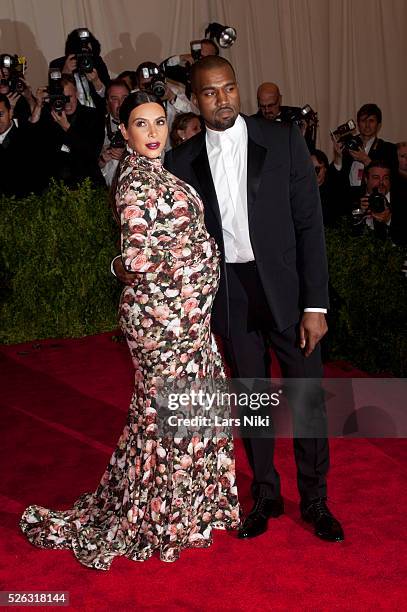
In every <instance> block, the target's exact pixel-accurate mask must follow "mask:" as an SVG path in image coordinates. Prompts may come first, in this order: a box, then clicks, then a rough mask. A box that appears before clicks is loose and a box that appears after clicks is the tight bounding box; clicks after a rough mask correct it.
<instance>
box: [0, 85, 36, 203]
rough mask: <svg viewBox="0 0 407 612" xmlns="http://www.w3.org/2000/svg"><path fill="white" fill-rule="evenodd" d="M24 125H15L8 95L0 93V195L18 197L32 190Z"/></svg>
mask: <svg viewBox="0 0 407 612" xmlns="http://www.w3.org/2000/svg"><path fill="white" fill-rule="evenodd" d="M31 146H32V141H31V139H30V137H29V130H28V129H27V124H25V125H24V126H17V124H16V123H14V121H13V109H12V107H11V104H10V100H9V98H8V96H6V95H5V94H0V168H1V172H0V195H3V194H4V195H7V196H12V195H14V196H16V197H18V198H20V197H24V196H26V195H28V194H29V193H30V192H31V191H36V182H35V179H36V176H35V173H34V172H33V164H32V162H31V160H32V155H31V151H30V147H31Z"/></svg>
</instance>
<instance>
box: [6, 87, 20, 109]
mask: <svg viewBox="0 0 407 612" xmlns="http://www.w3.org/2000/svg"><path fill="white" fill-rule="evenodd" d="M7 97H8V99H9V102H10V106H11V110H12V111H13V112H14V109H15V107H16V104H17V102H18V100H19V99H20V97H21V96H20V94H19V93H18V92H17V91H15V92H14V93H8V94H7Z"/></svg>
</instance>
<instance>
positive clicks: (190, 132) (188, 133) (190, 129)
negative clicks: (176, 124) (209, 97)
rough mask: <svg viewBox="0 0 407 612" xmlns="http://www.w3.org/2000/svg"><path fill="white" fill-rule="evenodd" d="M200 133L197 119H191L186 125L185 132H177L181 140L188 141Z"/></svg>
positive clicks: (199, 124) (199, 123)
mask: <svg viewBox="0 0 407 612" xmlns="http://www.w3.org/2000/svg"><path fill="white" fill-rule="evenodd" d="M200 131H201V122H200V121H199V119H198V117H193V118H192V119H190V120H189V121H188V123H187V127H186V128H185V130H177V132H178V135H179V136H180V137H181V138H182V140H188V139H189V138H192V136H195V134H198V132H200Z"/></svg>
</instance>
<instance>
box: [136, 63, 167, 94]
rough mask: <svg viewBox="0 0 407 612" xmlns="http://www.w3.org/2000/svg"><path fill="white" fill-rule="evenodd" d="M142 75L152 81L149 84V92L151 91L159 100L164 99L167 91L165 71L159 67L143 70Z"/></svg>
mask: <svg viewBox="0 0 407 612" xmlns="http://www.w3.org/2000/svg"><path fill="white" fill-rule="evenodd" d="M142 75H143V78H144V79H146V80H147V79H151V80H150V82H149V83H148V91H151V93H153V94H154V95H155V96H157V98H163V97H164V96H165V91H166V84H165V73H164V72H163V70H161V68H159V67H158V66H156V67H155V68H142Z"/></svg>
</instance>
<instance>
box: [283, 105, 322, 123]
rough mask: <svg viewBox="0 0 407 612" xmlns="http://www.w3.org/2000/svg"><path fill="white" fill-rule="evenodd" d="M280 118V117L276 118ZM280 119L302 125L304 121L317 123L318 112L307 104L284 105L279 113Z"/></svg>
mask: <svg viewBox="0 0 407 612" xmlns="http://www.w3.org/2000/svg"><path fill="white" fill-rule="evenodd" d="M278 119H280V118H278ZM280 120H281V121H287V122H288V123H295V124H297V125H298V126H300V127H302V125H303V124H304V122H305V123H306V124H307V125H308V126H311V125H318V113H316V112H315V111H314V110H312V108H311V107H310V105H309V104H306V105H305V106H302V107H300V106H286V107H284V109H283V111H282V113H281V119H280Z"/></svg>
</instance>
